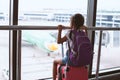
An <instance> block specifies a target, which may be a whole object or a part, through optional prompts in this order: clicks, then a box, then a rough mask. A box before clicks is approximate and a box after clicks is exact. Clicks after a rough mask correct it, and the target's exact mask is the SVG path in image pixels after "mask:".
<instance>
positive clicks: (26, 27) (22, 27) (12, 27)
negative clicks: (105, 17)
mask: <svg viewBox="0 0 120 80" xmlns="http://www.w3.org/2000/svg"><path fill="white" fill-rule="evenodd" d="M56 29H58V28H57V26H31V25H30V26H29V25H10V26H9V25H0V30H56ZM64 29H70V27H68V26H66V27H64ZM88 30H92V31H95V30H120V28H113V27H112V28H110V27H94V26H93V27H88Z"/></svg>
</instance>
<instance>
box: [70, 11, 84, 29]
mask: <svg viewBox="0 0 120 80" xmlns="http://www.w3.org/2000/svg"><path fill="white" fill-rule="evenodd" d="M83 25H84V17H83V15H82V14H80V13H77V14H75V15H73V16H72V17H71V26H72V27H74V28H75V29H79V28H80V27H81V26H83Z"/></svg>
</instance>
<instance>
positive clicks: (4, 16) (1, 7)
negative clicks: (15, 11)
mask: <svg viewBox="0 0 120 80" xmlns="http://www.w3.org/2000/svg"><path fill="white" fill-rule="evenodd" d="M6 24H7V25H8V24H9V0H0V25H6Z"/></svg>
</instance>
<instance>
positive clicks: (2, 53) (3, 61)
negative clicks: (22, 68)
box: [0, 30, 9, 80]
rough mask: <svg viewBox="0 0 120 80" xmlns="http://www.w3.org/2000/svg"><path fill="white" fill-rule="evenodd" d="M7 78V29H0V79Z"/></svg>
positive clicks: (5, 79)
mask: <svg viewBox="0 0 120 80" xmlns="http://www.w3.org/2000/svg"><path fill="white" fill-rule="evenodd" d="M8 79H9V31H5V30H0V80H8Z"/></svg>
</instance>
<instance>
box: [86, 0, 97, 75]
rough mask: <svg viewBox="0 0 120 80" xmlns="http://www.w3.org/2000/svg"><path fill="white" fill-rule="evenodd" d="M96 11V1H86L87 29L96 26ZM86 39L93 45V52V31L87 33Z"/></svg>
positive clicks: (90, 70)
mask: <svg viewBox="0 0 120 80" xmlns="http://www.w3.org/2000/svg"><path fill="white" fill-rule="evenodd" d="M96 9H97V0H88V6H87V23H86V24H87V26H88V27H95V24H96ZM88 37H89V38H90V40H91V43H92V45H93V51H94V37H95V31H91V30H89V31H88ZM92 64H93V59H92V63H91V64H90V66H89V77H91V75H92Z"/></svg>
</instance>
